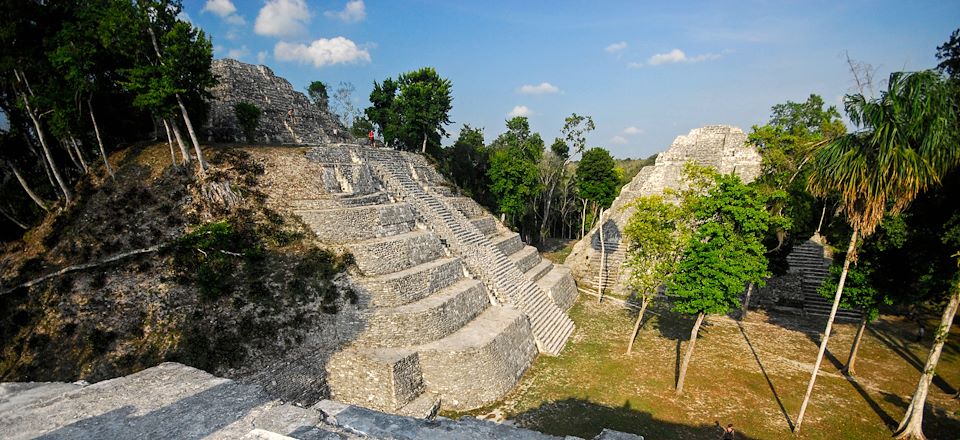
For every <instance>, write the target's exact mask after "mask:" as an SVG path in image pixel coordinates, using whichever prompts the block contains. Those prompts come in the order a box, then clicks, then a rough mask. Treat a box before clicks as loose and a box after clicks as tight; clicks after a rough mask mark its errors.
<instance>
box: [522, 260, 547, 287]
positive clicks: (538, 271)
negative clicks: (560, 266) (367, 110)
mask: <svg viewBox="0 0 960 440" xmlns="http://www.w3.org/2000/svg"><path fill="white" fill-rule="evenodd" d="M551 268H553V262H551V261H550V260H546V259H542V258H541V259H540V262H539V263H537V265H536V266H533V267H531V268H530V269H529V270H527V271H526V272H524V273H523V274H524V276H526V277H527V278H529V279H530V280H531V281H534V282H536V281H537V280H539V279H540V278H543V276H544V275H546V274H547V272H550V269H551Z"/></svg>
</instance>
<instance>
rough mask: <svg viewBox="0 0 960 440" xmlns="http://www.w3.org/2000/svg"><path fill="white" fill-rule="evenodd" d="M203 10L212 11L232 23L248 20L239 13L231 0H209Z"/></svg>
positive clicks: (237, 23)
mask: <svg viewBox="0 0 960 440" xmlns="http://www.w3.org/2000/svg"><path fill="white" fill-rule="evenodd" d="M202 12H212V13H214V14H215V15H217V16H219V17H220V18H222V19H223V20H224V21H226V22H227V23H230V24H236V25H241V24H244V23H246V22H247V21H246V20H244V19H243V17H241V16H240V15H239V14H237V7H236V6H235V5H234V4H233V2H232V1H230V0H207V3H206V4H205V5H203V10H202Z"/></svg>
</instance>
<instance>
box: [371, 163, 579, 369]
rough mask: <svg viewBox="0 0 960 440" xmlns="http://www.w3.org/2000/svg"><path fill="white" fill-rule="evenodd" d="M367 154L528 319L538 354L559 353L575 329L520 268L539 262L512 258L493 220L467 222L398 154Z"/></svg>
mask: <svg viewBox="0 0 960 440" xmlns="http://www.w3.org/2000/svg"><path fill="white" fill-rule="evenodd" d="M363 151H364V154H365V156H366V158H367V161H368V163H369V164H370V166H371V168H372V169H373V171H374V172H375V173H376V174H377V175H378V176H379V177H380V179H381V181H382V182H383V183H384V185H386V186H387V188H388V189H389V190H390V192H392V193H393V194H394V195H395V196H397V197H398V198H399V199H401V200H404V201H406V202H407V203H410V204H411V205H412V206H413V207H415V209H416V211H417V212H418V213H420V214H421V215H422V216H423V217H424V220H425V221H426V223H427V224H429V226H430V228H431V229H432V230H433V231H434V233H436V234H437V235H438V236H439V237H440V239H441V240H442V242H443V243H444V244H445V245H446V246H447V247H449V248H450V249H451V250H453V251H454V253H456V254H458V255H460V256H461V257H462V258H463V262H464V264H465V265H466V267H467V270H468V271H469V272H470V273H471V274H473V275H474V276H476V277H477V278H479V279H480V280H481V281H483V283H484V285H486V287H487V289H488V290H490V291H491V292H492V293H493V294H494V296H495V297H496V299H497V301H498V303H500V304H508V305H513V306H515V307H517V308H518V309H519V310H520V311H521V312H523V314H525V315H526V316H527V317H528V318H529V319H530V325H531V329H532V331H533V335H534V337H535V339H536V343H537V347H538V349H539V351H540V352H541V353H546V354H553V355H556V354H559V353H560V351H561V350H562V349H563V346H564V345H565V343H566V341H567V338H568V337H569V336H570V334H571V333H572V332H573V329H574V324H573V321H572V320H570V318H569V317H567V315H566V314H565V313H564V312H563V310H561V309H560V308H559V307H557V305H556V304H555V303H554V302H553V301H552V300H551V298H550V297H549V296H548V295H547V294H546V293H545V292H544V291H543V290H542V289H541V288H540V287H539V286H538V285H537V284H536V283H535V282H534V281H532V280H531V279H529V278H528V277H526V276H525V274H524V271H523V270H522V268H521V266H518V264H517V263H520V262H523V264H529V262H532V261H534V260H535V258H534V257H533V256H530V255H525V257H526V258H525V259H520V258H518V259H515V260H511V259H510V258H508V257H507V256H506V255H505V254H504V253H503V252H502V251H501V250H500V249H498V248H497V247H495V246H493V244H492V243H491V242H490V240H488V239H487V235H491V233H493V232H495V231H496V222H495V221H493V219H492V218H489V219H484V218H480V219H474V220H472V221H471V220H468V219H467V217H466V216H465V215H464V214H463V213H461V212H460V211H459V210H457V209H456V208H453V207H451V206H450V205H449V204H448V203H447V202H445V200H444V197H443V196H439V195H436V194H434V193H431V192H428V191H426V190H425V189H424V188H423V186H421V185H420V184H419V183H418V182H416V181H414V180H413V178H411V174H413V173H412V172H411V171H412V170H411V168H410V167H409V166H408V164H407V161H406V160H405V158H404V157H403V155H402V154H401V153H400V152H397V151H393V150H387V149H376V148H364V149H363ZM534 252H535V250H534ZM537 258H539V255H537Z"/></svg>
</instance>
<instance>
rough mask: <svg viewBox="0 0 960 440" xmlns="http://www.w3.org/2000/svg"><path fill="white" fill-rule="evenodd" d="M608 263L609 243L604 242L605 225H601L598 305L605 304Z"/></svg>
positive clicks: (601, 215)
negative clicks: (606, 268) (604, 270)
mask: <svg viewBox="0 0 960 440" xmlns="http://www.w3.org/2000/svg"><path fill="white" fill-rule="evenodd" d="M600 218H601V221H602V218H603V211H600ZM606 263H607V243H606V242H604V241H603V224H602V223H601V225H600V271H599V272H597V303H601V302H603V287H604V286H603V284H604V276H603V275H604V273H603V268H604V266H605V265H606Z"/></svg>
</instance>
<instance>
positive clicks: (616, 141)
mask: <svg viewBox="0 0 960 440" xmlns="http://www.w3.org/2000/svg"><path fill="white" fill-rule="evenodd" d="M610 142H612V143H614V144H618V145H623V144H625V143H627V138H625V137H623V136H614V137H612V138H610Z"/></svg>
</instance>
